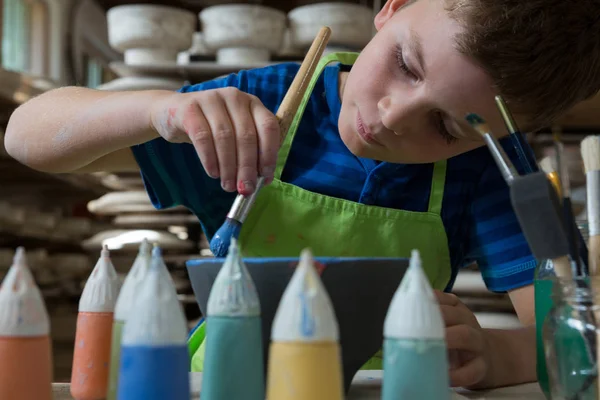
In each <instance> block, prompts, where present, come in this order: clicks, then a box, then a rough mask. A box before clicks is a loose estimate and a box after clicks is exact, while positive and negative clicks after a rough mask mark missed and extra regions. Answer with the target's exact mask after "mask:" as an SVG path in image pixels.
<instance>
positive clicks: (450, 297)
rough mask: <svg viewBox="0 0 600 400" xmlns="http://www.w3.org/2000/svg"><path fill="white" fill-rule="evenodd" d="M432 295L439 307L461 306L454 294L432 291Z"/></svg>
mask: <svg viewBox="0 0 600 400" xmlns="http://www.w3.org/2000/svg"><path fill="white" fill-rule="evenodd" d="M434 293H435V296H436V297H437V301H438V303H440V305H447V306H457V305H459V304H461V301H460V299H459V298H458V296H457V295H455V294H454V293H445V292H442V291H439V290H434Z"/></svg>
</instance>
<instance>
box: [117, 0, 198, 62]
mask: <svg viewBox="0 0 600 400" xmlns="http://www.w3.org/2000/svg"><path fill="white" fill-rule="evenodd" d="M107 22H108V39H109V42H110V45H111V46H112V47H113V48H115V49H116V50H118V51H120V52H122V53H125V63H127V64H137V65H140V64H148V63H157V62H159V63H160V62H174V61H176V59H177V53H179V52H180V51H183V50H186V49H189V48H190V46H191V44H192V35H193V34H194V31H195V30H196V25H197V21H196V16H195V15H194V13H192V12H189V11H186V10H182V9H179V8H174V7H169V6H162V5H148V4H133V5H122V6H116V7H113V8H111V9H109V10H108V12H107Z"/></svg>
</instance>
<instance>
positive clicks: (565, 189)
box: [553, 133, 586, 276]
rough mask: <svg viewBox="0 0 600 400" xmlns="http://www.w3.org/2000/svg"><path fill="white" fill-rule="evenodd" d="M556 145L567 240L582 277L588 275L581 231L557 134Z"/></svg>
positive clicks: (561, 144) (578, 272) (562, 147)
mask: <svg viewBox="0 0 600 400" xmlns="http://www.w3.org/2000/svg"><path fill="white" fill-rule="evenodd" d="M553 136H554V144H555V148H556V167H557V171H558V176H559V177H560V187H561V191H562V208H563V213H564V219H565V226H566V228H567V238H568V240H569V252H570V254H571V258H572V259H573V262H574V263H575V266H576V268H577V276H582V275H584V274H585V273H586V271H584V270H583V268H582V265H581V257H580V256H579V246H578V242H579V240H578V238H579V235H578V233H579V230H578V229H577V225H576V224H575V216H574V215H573V203H572V202H571V180H570V177H569V170H568V168H567V165H566V163H565V162H564V145H563V143H562V142H561V141H560V136H559V135H558V134H557V133H555V134H554V135H553Z"/></svg>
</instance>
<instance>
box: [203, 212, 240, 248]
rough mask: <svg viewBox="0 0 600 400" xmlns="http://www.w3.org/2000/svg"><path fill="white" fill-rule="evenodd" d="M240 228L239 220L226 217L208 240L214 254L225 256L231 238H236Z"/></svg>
mask: <svg viewBox="0 0 600 400" xmlns="http://www.w3.org/2000/svg"><path fill="white" fill-rule="evenodd" d="M241 230H242V224H241V223H240V222H239V221H237V220H235V219H231V218H227V219H226V220H225V223H224V224H223V225H222V226H221V227H220V228H219V230H218V231H217V233H215V236H213V238H212V239H211V241H210V251H211V252H212V253H213V254H214V256H215V257H225V256H226V255H227V252H228V251H229V246H230V245H231V238H236V239H237V238H238V237H239V236H240V231H241Z"/></svg>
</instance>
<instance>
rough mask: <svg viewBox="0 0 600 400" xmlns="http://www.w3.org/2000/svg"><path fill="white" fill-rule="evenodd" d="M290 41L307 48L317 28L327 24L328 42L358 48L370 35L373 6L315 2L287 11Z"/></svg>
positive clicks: (317, 30) (371, 32)
mask: <svg viewBox="0 0 600 400" xmlns="http://www.w3.org/2000/svg"><path fill="white" fill-rule="evenodd" d="M288 19H289V25H290V31H291V35H292V37H291V40H292V45H293V46H295V47H299V48H307V47H309V46H310V45H311V43H312V42H313V40H314V39H315V36H316V35H317V33H318V32H319V29H321V27H323V26H328V27H330V28H331V38H330V39H329V44H331V45H338V46H344V47H350V48H358V49H362V48H363V47H364V46H366V45H367V43H369V41H370V40H371V38H372V37H373V10H372V9H370V8H369V7H366V6H362V5H359V4H348V3H317V4H310V5H306V6H302V7H297V8H295V9H293V10H292V11H290V12H289V14H288Z"/></svg>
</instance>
